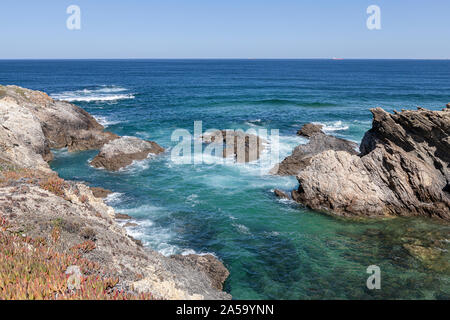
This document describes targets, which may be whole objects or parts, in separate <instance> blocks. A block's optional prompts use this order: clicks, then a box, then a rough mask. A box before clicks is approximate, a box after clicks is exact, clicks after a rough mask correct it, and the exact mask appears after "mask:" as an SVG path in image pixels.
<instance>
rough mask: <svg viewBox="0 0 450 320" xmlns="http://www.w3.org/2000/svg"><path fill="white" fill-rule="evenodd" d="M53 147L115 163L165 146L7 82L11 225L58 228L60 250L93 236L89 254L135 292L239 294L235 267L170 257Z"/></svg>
mask: <svg viewBox="0 0 450 320" xmlns="http://www.w3.org/2000/svg"><path fill="white" fill-rule="evenodd" d="M53 148H55V149H59V148H67V149H68V150H69V151H77V150H96V149H99V150H100V152H99V154H98V156H97V157H96V158H94V160H93V163H92V165H94V166H96V167H103V168H106V169H108V170H119V169H120V168H123V167H125V166H127V165H129V164H131V163H132V162H133V161H134V160H142V159H145V158H147V157H148V156H149V154H155V155H156V154H159V153H161V152H163V151H164V149H163V148H162V147H160V146H159V145H157V144H156V143H155V142H152V141H144V140H141V139H138V138H134V137H119V136H117V135H116V134H114V133H111V132H105V131H104V128H103V126H101V125H100V124H99V123H97V121H96V120H95V119H94V118H93V117H92V116H91V115H89V114H88V113H87V112H86V111H84V110H83V109H81V108H79V107H77V106H75V105H73V104H71V103H68V102H64V101H55V100H53V99H52V98H50V97H49V96H48V95H47V94H45V93H43V92H40V91H33V90H29V89H24V88H21V87H17V86H0V216H1V217H0V218H1V219H4V220H7V221H8V223H9V226H8V229H7V231H5V232H11V233H12V234H22V235H23V236H24V237H27V238H28V237H30V238H32V239H48V238H49V237H53V236H54V233H55V232H56V234H57V238H58V243H57V244H55V247H56V248H57V250H59V251H60V252H67V251H68V250H69V249H70V250H72V248H78V247H79V246H80V245H81V246H83V245H87V244H89V250H85V251H83V252H84V256H85V257H86V258H89V259H90V261H93V262H95V263H98V264H99V265H101V266H102V272H103V274H106V275H108V276H110V277H114V278H117V279H119V280H118V283H117V285H116V287H117V288H119V289H121V290H125V291H127V292H132V293H133V292H135V293H151V295H152V296H153V297H154V298H156V299H230V298H231V296H230V295H229V294H227V293H225V292H223V291H222V287H223V282H224V281H225V280H226V278H227V277H228V275H229V273H228V270H226V268H225V267H224V266H223V264H222V263H221V262H220V261H219V260H217V259H216V258H215V257H213V256H211V255H208V256H197V255H190V256H187V257H183V256H181V257H180V256H174V257H165V256H163V255H161V254H160V253H158V252H156V251H153V250H151V249H149V248H144V247H142V245H140V244H139V241H136V240H135V239H133V238H132V237H130V236H129V235H127V233H126V231H125V229H124V228H123V227H121V226H120V225H119V224H118V223H117V222H116V217H117V216H116V215H117V213H115V212H114V209H113V208H111V207H109V206H108V205H106V204H105V203H104V201H103V199H102V198H104V197H105V196H107V194H108V193H110V191H109V190H105V189H102V188H98V187H97V188H89V187H88V186H86V185H85V184H83V183H79V182H73V181H65V180H63V179H61V178H59V177H58V176H57V174H56V173H55V172H53V171H52V170H51V169H50V167H49V165H48V162H49V161H51V160H52V159H53V155H52V153H51V149H53ZM2 221H3V220H2ZM5 230H6V229H5ZM45 241H46V240H45Z"/></svg>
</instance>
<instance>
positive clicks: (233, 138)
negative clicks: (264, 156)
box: [202, 130, 267, 163]
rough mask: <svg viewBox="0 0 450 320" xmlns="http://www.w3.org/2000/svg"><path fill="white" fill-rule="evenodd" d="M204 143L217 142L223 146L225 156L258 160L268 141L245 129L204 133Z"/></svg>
mask: <svg viewBox="0 0 450 320" xmlns="http://www.w3.org/2000/svg"><path fill="white" fill-rule="evenodd" d="M202 141H203V142H204V143H208V144H209V143H217V144H222V146H223V157H224V158H228V157H234V158H235V159H236V161H237V162H239V163H245V162H252V161H256V160H258V159H259V158H260V156H261V153H262V151H263V150H264V149H265V146H264V144H267V141H266V140H264V139H262V138H260V137H258V136H257V135H254V134H249V133H245V132H243V131H234V130H219V131H215V132H212V133H207V134H204V135H203V137H202Z"/></svg>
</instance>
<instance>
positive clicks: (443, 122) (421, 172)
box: [292, 108, 450, 220]
mask: <svg viewBox="0 0 450 320" xmlns="http://www.w3.org/2000/svg"><path fill="white" fill-rule="evenodd" d="M371 111H372V114H373V124H372V129H371V130H369V131H368V132H367V133H366V134H365V136H364V138H363V140H362V142H361V146H360V149H361V154H360V155H352V154H349V153H348V152H344V151H334V150H329V151H326V152H322V153H320V154H318V155H316V156H314V157H313V158H312V159H311V163H310V165H309V166H307V167H305V168H303V169H302V170H301V171H300V172H299V174H298V176H297V179H298V181H299V184H300V186H299V189H298V190H295V191H293V193H292V195H293V198H294V200H296V201H299V202H301V203H304V204H306V205H307V206H309V207H311V208H313V209H317V210H325V211H329V212H332V213H334V214H338V215H345V216H386V215H402V216H425V217H438V218H442V219H446V220H450V188H449V181H450V174H449V166H450V109H448V108H447V109H444V110H443V111H430V110H426V109H423V108H420V109H418V110H415V111H402V112H397V113H394V114H390V113H388V112H386V111H384V110H383V109H381V108H376V109H372V110H371Z"/></svg>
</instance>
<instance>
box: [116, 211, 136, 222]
mask: <svg viewBox="0 0 450 320" xmlns="http://www.w3.org/2000/svg"><path fill="white" fill-rule="evenodd" d="M115 218H116V219H118V220H130V219H133V218H132V217H130V216H129V215H127V214H124V213H117V212H116V214H115Z"/></svg>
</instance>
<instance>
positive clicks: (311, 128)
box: [297, 123, 323, 138]
mask: <svg viewBox="0 0 450 320" xmlns="http://www.w3.org/2000/svg"><path fill="white" fill-rule="evenodd" d="M322 128H323V125H321V124H314V123H307V124H305V125H304V126H303V127H302V128H301V129H300V130H298V131H297V134H298V135H299V136H303V137H307V138H309V137H312V136H313V135H315V134H317V133H321V132H322Z"/></svg>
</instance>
